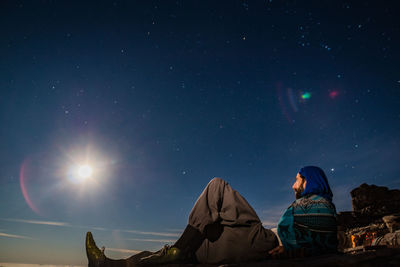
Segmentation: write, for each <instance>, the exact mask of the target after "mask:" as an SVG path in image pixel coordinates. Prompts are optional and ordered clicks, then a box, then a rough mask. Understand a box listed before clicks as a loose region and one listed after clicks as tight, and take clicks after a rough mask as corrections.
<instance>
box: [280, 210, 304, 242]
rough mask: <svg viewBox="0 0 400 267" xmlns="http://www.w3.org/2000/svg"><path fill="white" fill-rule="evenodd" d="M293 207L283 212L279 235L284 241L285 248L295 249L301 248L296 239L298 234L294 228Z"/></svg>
mask: <svg viewBox="0 0 400 267" xmlns="http://www.w3.org/2000/svg"><path fill="white" fill-rule="evenodd" d="M293 222H294V218H293V207H292V206H290V207H289V208H287V209H286V211H285V212H284V213H283V215H282V217H281V219H280V220H279V222H278V227H277V228H278V229H277V231H278V235H279V238H280V239H281V241H282V245H283V246H284V247H285V250H294V249H297V248H300V245H299V244H298V243H297V241H296V235H295V232H294V229H293Z"/></svg>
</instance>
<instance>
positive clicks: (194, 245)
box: [139, 224, 205, 264]
mask: <svg viewBox="0 0 400 267" xmlns="http://www.w3.org/2000/svg"><path fill="white" fill-rule="evenodd" d="M204 238H205V236H204V235H203V234H202V233H201V232H200V231H199V230H197V229H196V228H194V227H193V226H191V225H189V224H188V225H187V226H186V228H185V231H183V234H182V235H181V237H180V238H179V239H178V241H176V243H175V244H174V245H173V246H172V247H170V246H168V245H165V246H164V247H163V248H162V249H161V250H159V251H157V252H156V253H154V254H152V255H150V256H147V257H144V258H141V259H140V261H139V264H168V263H184V262H189V261H193V260H194V258H195V257H194V254H195V252H196V251H197V249H198V248H199V247H200V246H201V244H202V243H203V241H204Z"/></svg>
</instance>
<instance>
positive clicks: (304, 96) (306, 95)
mask: <svg viewBox="0 0 400 267" xmlns="http://www.w3.org/2000/svg"><path fill="white" fill-rule="evenodd" d="M310 98H311V93H310V92H305V93H303V94H302V95H301V99H304V100H306V99H310Z"/></svg>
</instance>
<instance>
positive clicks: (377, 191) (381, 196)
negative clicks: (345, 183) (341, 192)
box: [350, 183, 400, 219]
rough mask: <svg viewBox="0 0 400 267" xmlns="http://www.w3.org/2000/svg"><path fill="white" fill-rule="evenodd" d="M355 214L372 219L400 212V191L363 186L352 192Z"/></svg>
mask: <svg viewBox="0 0 400 267" xmlns="http://www.w3.org/2000/svg"><path fill="white" fill-rule="evenodd" d="M350 195H351V197H352V205H353V212H354V213H355V214H360V215H364V216H369V217H370V219H375V218H378V217H382V216H385V215H390V214H393V213H399V212H400V190H398V189H394V190H389V189H388V188H387V187H385V186H376V185H368V184H365V183H364V184H362V185H360V186H359V187H357V188H355V189H353V190H352V191H351V192H350Z"/></svg>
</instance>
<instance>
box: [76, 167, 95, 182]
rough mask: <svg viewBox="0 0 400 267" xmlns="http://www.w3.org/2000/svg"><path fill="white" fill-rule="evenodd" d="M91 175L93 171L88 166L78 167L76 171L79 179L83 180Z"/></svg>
mask: <svg viewBox="0 0 400 267" xmlns="http://www.w3.org/2000/svg"><path fill="white" fill-rule="evenodd" d="M92 173H93V170H92V168H91V167H90V166H89V165H82V166H79V169H78V174H79V177H81V178H84V179H85V178H88V177H90V176H92Z"/></svg>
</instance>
